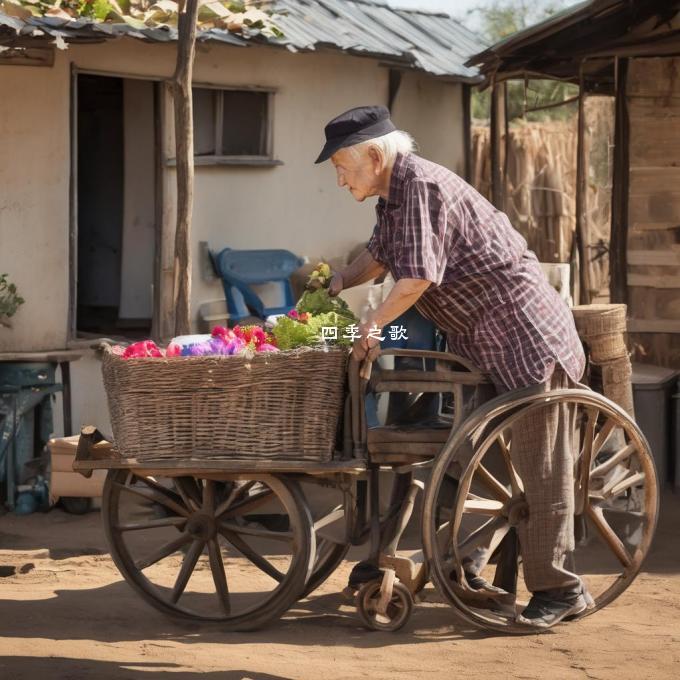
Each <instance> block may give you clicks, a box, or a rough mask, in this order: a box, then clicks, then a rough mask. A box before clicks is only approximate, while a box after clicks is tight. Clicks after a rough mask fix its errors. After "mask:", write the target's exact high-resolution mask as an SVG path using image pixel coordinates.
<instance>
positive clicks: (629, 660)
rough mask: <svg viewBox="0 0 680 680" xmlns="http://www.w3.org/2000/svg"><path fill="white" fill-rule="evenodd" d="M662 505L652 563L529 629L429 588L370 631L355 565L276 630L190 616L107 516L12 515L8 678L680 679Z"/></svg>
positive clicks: (678, 521)
mask: <svg viewBox="0 0 680 680" xmlns="http://www.w3.org/2000/svg"><path fill="white" fill-rule="evenodd" d="M662 507H663V508H664V510H663V513H662V523H661V526H660V529H659V532H658V534H657V539H656V543H655V546H654V548H653V551H652V555H651V557H650V559H649V560H648V562H647V563H646V565H645V570H644V573H642V574H641V575H640V576H639V578H638V579H637V581H636V582H635V583H634V584H633V585H632V586H631V588H630V589H629V590H628V591H627V592H626V593H625V594H624V595H623V596H622V597H621V598H619V600H618V601H616V602H615V603H614V604H612V605H611V606H610V607H608V608H607V609H605V610H603V611H601V612H598V613H596V614H595V615H594V616H592V617H589V618H587V619H585V620H583V621H581V622H578V623H574V624H565V625H563V626H561V627H559V628H557V629H555V630H554V631H553V632H549V633H547V634H543V635H529V636H526V637H520V638H517V637H502V636H495V635H486V634H483V633H480V632H478V631H474V630H470V629H464V628H461V627H460V626H459V625H458V624H456V622H455V621H454V619H453V617H452V614H451V610H450V609H449V608H448V607H447V606H446V605H444V604H442V602H441V601H440V599H439V597H438V596H437V594H436V593H435V591H434V590H432V589H431V588H428V589H427V590H426V591H425V597H426V601H425V602H423V603H422V604H419V605H418V606H417V607H416V610H415V614H414V616H413V618H412V619H411V621H410V622H409V624H408V625H407V627H406V628H405V629H404V630H402V631H400V632H398V633H392V634H388V633H385V634H383V633H376V632H368V631H366V630H364V629H363V628H362V627H361V626H360V625H359V622H358V618H357V616H356V614H355V613H354V611H353V609H352V607H350V606H349V605H348V604H346V603H345V602H344V600H343V599H342V597H341V596H340V595H339V592H340V590H341V589H342V587H343V586H344V584H345V583H346V578H347V573H348V571H349V568H350V566H351V562H346V563H345V564H344V565H343V567H342V568H341V569H340V570H339V571H338V572H336V574H334V575H333V577H332V578H331V579H330V580H329V581H328V582H327V583H326V584H325V585H324V586H323V587H322V588H321V589H320V590H319V591H317V592H316V593H314V594H313V595H312V596H311V597H310V598H309V599H308V600H306V601H304V602H301V603H299V605H298V606H297V607H296V609H294V610H293V611H290V612H289V613H288V614H287V615H286V616H285V617H284V619H283V620H282V621H280V622H279V623H277V624H275V625H273V626H271V627H269V628H267V629H266V630H263V631H260V632H257V633H232V634H229V633H223V632H221V631H219V630H215V629H214V628H213V629H207V628H205V627H201V626H197V625H195V624H180V623H176V622H174V621H171V620H168V619H166V618H165V617H163V616H162V615H161V614H160V613H158V612H156V611H155V610H154V609H152V608H150V607H149V606H148V605H147V604H145V603H144V602H143V601H142V600H141V599H140V598H139V597H138V596H137V595H136V594H135V593H134V592H133V591H132V590H131V589H130V587H129V586H128V585H127V584H126V583H125V582H124V581H123V580H122V579H121V577H120V575H119V573H118V571H117V570H116V568H115V566H114V565H113V563H112V562H111V560H110V558H109V556H108V554H107V548H106V542H105V539H104V535H103V531H102V528H101V524H100V517H99V514H98V513H97V512H93V513H90V514H89V515H87V516H84V517H76V516H71V515H67V514H65V513H63V512H62V511H60V510H53V511H51V512H50V513H49V514H47V515H40V514H36V515H32V516H28V517H15V516H13V515H5V516H4V517H0V678H2V679H3V680H4V679H7V680H10V679H11V680H20V679H24V678H26V679H30V680H36V679H42V678H49V679H52V678H59V679H62V678H63V679H68V680H78V679H80V678H96V679H100V678H117V679H118V680H127V679H131V678H134V679H138V678H147V677H148V678H173V679H174V678H199V677H200V678H215V679H217V678H220V679H226V680H232V679H233V680H241V679H242V678H250V679H252V680H280V679H284V678H292V679H294V680H305V679H307V678H309V679H313V680H331V679H336V678H337V679H340V678H348V679H349V678H352V679H355V678H357V677H361V676H370V677H371V679H372V680H373V679H376V680H377V679H382V678H394V677H406V678H452V677H455V676H460V677H464V678H465V679H466V680H467V679H472V678H549V679H550V680H559V679H561V678H584V677H585V678H620V679H623V678H636V679H640V678H677V677H679V676H680V538H679V537H678V536H679V530H680V498H678V497H675V496H668V497H666V498H665V499H664V501H663V504H662ZM361 556H362V555H361V554H360V553H357V554H350V557H354V558H355V559H359V558H360V557H361Z"/></svg>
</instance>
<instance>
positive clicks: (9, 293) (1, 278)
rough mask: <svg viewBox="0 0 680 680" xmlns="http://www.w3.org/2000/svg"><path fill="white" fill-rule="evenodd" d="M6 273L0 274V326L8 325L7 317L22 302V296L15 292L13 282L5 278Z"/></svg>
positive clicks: (12, 313) (13, 312)
mask: <svg viewBox="0 0 680 680" xmlns="http://www.w3.org/2000/svg"><path fill="white" fill-rule="evenodd" d="M7 276H8V275H7V274H0V326H6V327H9V326H10V325H11V324H10V323H9V321H8V319H9V318H10V317H11V316H14V314H16V311H17V309H19V307H20V306H21V305H23V304H24V298H22V297H21V296H20V295H19V294H18V293H17V287H16V285H15V284H13V283H11V282H10V281H8V280H7Z"/></svg>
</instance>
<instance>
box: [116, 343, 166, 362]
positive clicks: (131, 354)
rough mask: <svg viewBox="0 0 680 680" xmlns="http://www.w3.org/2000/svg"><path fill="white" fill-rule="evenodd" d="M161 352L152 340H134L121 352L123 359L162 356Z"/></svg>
mask: <svg viewBox="0 0 680 680" xmlns="http://www.w3.org/2000/svg"><path fill="white" fill-rule="evenodd" d="M162 356H163V352H162V351H161V350H160V349H159V348H158V347H157V346H156V343H155V342H154V341H153V340H143V341H141V342H135V343H133V344H132V345H130V346H129V347H127V348H126V349H125V352H123V358H124V359H140V358H144V357H156V358H158V357H162Z"/></svg>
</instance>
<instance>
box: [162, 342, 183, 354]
mask: <svg viewBox="0 0 680 680" xmlns="http://www.w3.org/2000/svg"><path fill="white" fill-rule="evenodd" d="M181 355H182V348H181V347H180V346H179V345H178V344H176V343H174V342H171V343H170V344H169V345H168V348H167V349H166V350H165V356H166V357H178V356H181Z"/></svg>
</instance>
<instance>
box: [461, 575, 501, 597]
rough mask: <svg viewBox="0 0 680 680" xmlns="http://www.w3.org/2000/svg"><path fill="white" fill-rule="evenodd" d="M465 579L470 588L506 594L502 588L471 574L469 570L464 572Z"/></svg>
mask: <svg viewBox="0 0 680 680" xmlns="http://www.w3.org/2000/svg"><path fill="white" fill-rule="evenodd" d="M465 580H466V581H467V584H468V585H469V586H470V588H472V590H486V591H487V592H489V593H496V594H497V595H507V594H508V593H507V591H505V590H503V588H499V587H498V586H495V585H493V584H492V583H489V582H488V581H487V580H486V579H485V578H482V577H481V576H478V575H477V574H473V573H472V572H470V571H466V572H465Z"/></svg>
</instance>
